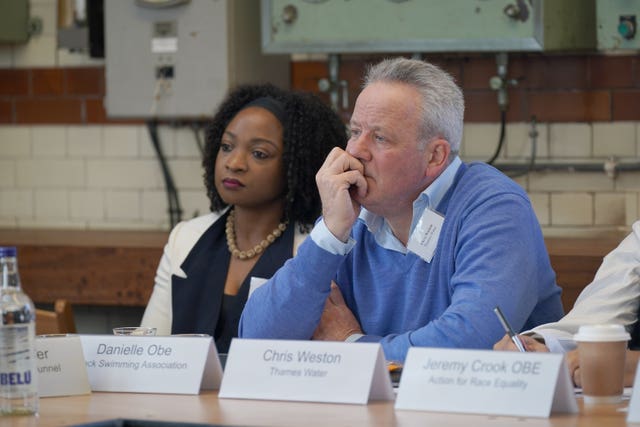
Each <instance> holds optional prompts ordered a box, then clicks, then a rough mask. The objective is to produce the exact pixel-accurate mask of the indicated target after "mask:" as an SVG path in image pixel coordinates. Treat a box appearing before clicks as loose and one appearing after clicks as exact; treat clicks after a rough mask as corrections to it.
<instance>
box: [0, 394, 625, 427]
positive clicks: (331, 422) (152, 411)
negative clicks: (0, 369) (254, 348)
mask: <svg viewBox="0 0 640 427" xmlns="http://www.w3.org/2000/svg"><path fill="white" fill-rule="evenodd" d="M578 403H579V406H580V413H579V414H575V415H567V414H560V415H552V416H551V417H550V418H517V417H506V416H491V415H467V414H446V413H436V412H423V411H405V410H395V409H394V407H393V405H394V403H393V402H381V401H373V402H371V403H369V404H368V405H341V404H328V403H301V402H278V401H260V400H241V399H218V395H217V392H211V391H205V392H202V393H201V394H199V395H195V396H193V395H168V394H134V393H97V392H95V393H92V394H89V395H84V396H69V397H48V398H41V399H40V414H39V415H38V416H37V417H33V416H32V417H24V416H18V417H4V418H2V417H0V425H1V426H5V425H7V426H12V427H13V426H15V427H23V426H29V427H32V426H47V427H48V426H74V425H79V424H85V423H92V422H99V421H105V420H115V419H126V420H146V421H165V422H166V421H173V422H183V423H200V424H209V425H211V424H217V425H236V426H238V425H242V426H305V427H313V426H323V427H324V426H332V427H339V426H444V425H446V426H461V427H462V426H464V427H469V426H473V427H481V426H514V425H517V426H524V425H526V426H559V427H563V426H572V427H596V426H598V427H600V426H607V427H616V426H625V425H627V423H626V415H627V412H626V408H627V406H628V401H626V402H623V403H621V404H618V405H599V406H593V407H583V405H582V402H581V399H578ZM461 404H462V403H461ZM100 425H101V427H107V426H108V424H105V423H101V424H100Z"/></svg>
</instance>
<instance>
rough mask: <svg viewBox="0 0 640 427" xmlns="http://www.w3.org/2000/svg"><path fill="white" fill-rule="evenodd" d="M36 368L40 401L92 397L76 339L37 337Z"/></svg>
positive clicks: (53, 336) (72, 337) (51, 336)
mask: <svg viewBox="0 0 640 427" xmlns="http://www.w3.org/2000/svg"><path fill="white" fill-rule="evenodd" d="M36 364H37V366H38V394H39V395H40V397H51V396H73V395H78V394H89V393H91V387H89V379H88V378H87V370H86V368H85V366H84V356H83V354H82V345H81V343H80V337H79V336H78V335H41V336H38V337H36Z"/></svg>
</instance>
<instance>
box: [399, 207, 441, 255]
mask: <svg viewBox="0 0 640 427" xmlns="http://www.w3.org/2000/svg"><path fill="white" fill-rule="evenodd" d="M443 223H444V217H443V216H442V215H440V214H439V213H437V212H435V211H432V210H431V209H425V210H424V213H423V214H422V217H420V219H419V220H418V223H417V224H416V228H415V229H414V230H413V233H411V237H409V242H408V244H407V249H409V250H410V251H411V252H413V253H415V254H416V255H418V256H419V257H420V258H422V259H423V260H425V261H426V262H431V260H432V259H433V254H434V253H435V252H436V247H437V246H438V239H439V238H440V232H441V231H442V224H443Z"/></svg>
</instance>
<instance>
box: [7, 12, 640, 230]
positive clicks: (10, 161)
mask: <svg viewBox="0 0 640 427" xmlns="http://www.w3.org/2000/svg"><path fill="white" fill-rule="evenodd" d="M31 3H32V11H33V13H34V14H38V15H39V16H41V17H43V18H44V19H43V22H44V28H43V32H42V34H40V35H38V36H34V37H32V39H31V40H30V41H29V43H27V44H24V45H0V227H5V228H77V229H116V228H117V229H123V228H124V229H157V230H161V229H166V228H167V227H168V219H167V218H168V216H167V212H166V210H167V202H166V196H165V194H164V184H163V180H162V176H161V173H160V167H159V165H158V162H157V160H156V159H155V155H154V152H153V150H152V148H151V144H150V141H149V138H148V135H147V132H146V129H145V127H144V124H143V123H142V121H140V120H118V121H115V120H110V119H108V118H107V117H106V114H105V110H104V107H103V98H104V95H105V79H104V63H103V61H101V60H95V59H91V58H88V57H87V56H86V55H84V54H82V53H71V52H68V51H65V50H62V49H57V47H56V43H55V36H56V30H55V21H56V19H55V17H56V12H55V7H56V1H55V0H32V1H31ZM382 57H383V55H368V56H358V55H351V56H345V57H343V58H341V68H340V78H341V79H344V80H346V81H347V82H348V87H349V108H347V109H345V110H344V111H340V113H341V115H342V116H343V118H344V119H345V121H346V120H348V118H349V110H350V109H351V108H352V106H353V102H354V100H355V97H356V96H357V93H358V88H359V85H360V81H361V77H362V75H363V73H364V70H365V68H366V65H367V64H368V63H370V62H375V61H377V60H379V59H380V58H382ZM424 57H425V59H427V60H430V61H432V62H434V63H437V64H439V65H441V66H442V67H444V68H445V69H447V70H448V71H450V72H451V73H452V74H453V75H454V76H455V78H456V79H457V81H458V82H459V83H460V85H461V86H462V88H463V90H464V94H465V98H466V102H467V110H466V125H465V136H464V141H463V148H462V153H461V155H462V157H463V159H464V160H486V159H488V158H490V157H491V155H492V154H493V152H494V151H495V148H496V145H497V141H498V135H499V130H500V128H499V110H498V106H497V102H496V93H495V92H493V91H492V90H491V89H489V85H488V81H489V78H490V77H492V76H494V75H495V74H496V65H495V58H494V56H493V55H491V54H435V55H431V54H425V56H424ZM294 59H295V60H294V61H293V62H292V86H293V87H294V88H297V89H301V90H307V91H312V92H316V93H317V92H318V89H317V87H318V86H317V85H318V83H317V82H318V80H319V79H320V78H323V77H327V76H328V71H327V65H326V61H324V60H319V59H318V57H317V56H308V57H305V56H303V55H297V56H296V57H295V58H294ZM507 77H508V78H510V79H516V80H517V85H516V86H514V87H512V88H510V89H509V99H510V105H509V109H508V111H507V132H506V140H505V146H504V149H503V150H502V154H501V156H500V158H499V159H498V163H499V164H502V163H523V164H524V163H527V162H529V156H530V152H531V146H532V139H531V138H530V137H529V132H530V131H531V119H532V117H534V116H535V118H536V120H537V124H536V130H537V132H538V137H537V138H536V140H535V142H536V153H537V155H536V162H539V163H545V162H546V163H554V162H555V163H557V162H561V163H567V164H585V163H587V164H598V165H601V164H603V163H604V161H605V160H607V159H608V158H610V157H612V156H613V157H615V158H616V160H617V161H619V162H622V163H625V164H638V163H639V162H640V58H639V57H638V55H631V54H628V55H614V56H608V55H604V54H601V53H584V54H576V53H573V54H542V53H527V54H522V53H514V54H511V55H510V56H509V67H508V76H507ZM320 96H321V97H323V98H324V99H325V100H326V101H327V102H328V96H327V94H320ZM160 137H161V140H162V146H163V149H164V152H165V153H166V155H167V159H168V161H169V164H170V167H171V169H172V170H173V173H174V175H175V180H176V183H177V186H178V189H179V191H180V199H181V202H182V205H183V207H184V210H185V213H184V217H191V216H193V215H196V214H201V213H204V212H205V211H207V206H208V201H207V199H206V197H205V195H204V189H203V185H202V178H201V175H202V171H201V167H200V157H199V156H200V155H199V151H198V149H197V145H196V142H195V137H194V134H193V133H192V132H191V130H190V129H188V128H174V127H170V126H162V127H161V128H160ZM514 179H515V180H516V181H517V182H518V183H519V184H521V185H522V186H523V187H524V188H525V189H526V190H527V191H528V193H529V195H530V197H531V200H532V202H533V205H534V208H535V210H536V213H537V215H538V218H539V220H540V222H541V224H542V225H543V228H544V231H545V233H546V234H547V235H576V234H600V233H608V232H611V231H619V230H626V229H628V225H629V224H631V223H632V222H633V221H634V220H635V219H637V218H639V217H640V172H638V171H633V172H623V173H620V174H619V175H618V176H616V177H608V176H607V175H605V174H604V173H602V172H592V173H586V172H575V171H571V170H570V169H566V170H554V171H537V172H534V173H527V174H521V175H519V176H517V177H514Z"/></svg>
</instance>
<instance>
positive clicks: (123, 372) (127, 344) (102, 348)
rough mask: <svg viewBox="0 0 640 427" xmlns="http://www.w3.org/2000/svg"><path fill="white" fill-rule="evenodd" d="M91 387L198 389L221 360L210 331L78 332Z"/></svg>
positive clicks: (207, 384) (210, 385)
mask: <svg viewBox="0 0 640 427" xmlns="http://www.w3.org/2000/svg"><path fill="white" fill-rule="evenodd" d="M81 339H82V348H83V350H84V358H85V363H86V366H87V373H88V374H89V383H90V384H91V389H92V390H93V391H118V392H134V393H174V394H198V392H199V391H200V389H201V388H203V389H217V388H218V387H219V385H220V380H221V378H222V366H221V365H220V360H219V359H218V352H217V350H216V346H215V343H214V342H213V339H212V338H211V337H210V336H152V337H149V336H146V337H145V336H133V335H81Z"/></svg>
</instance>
